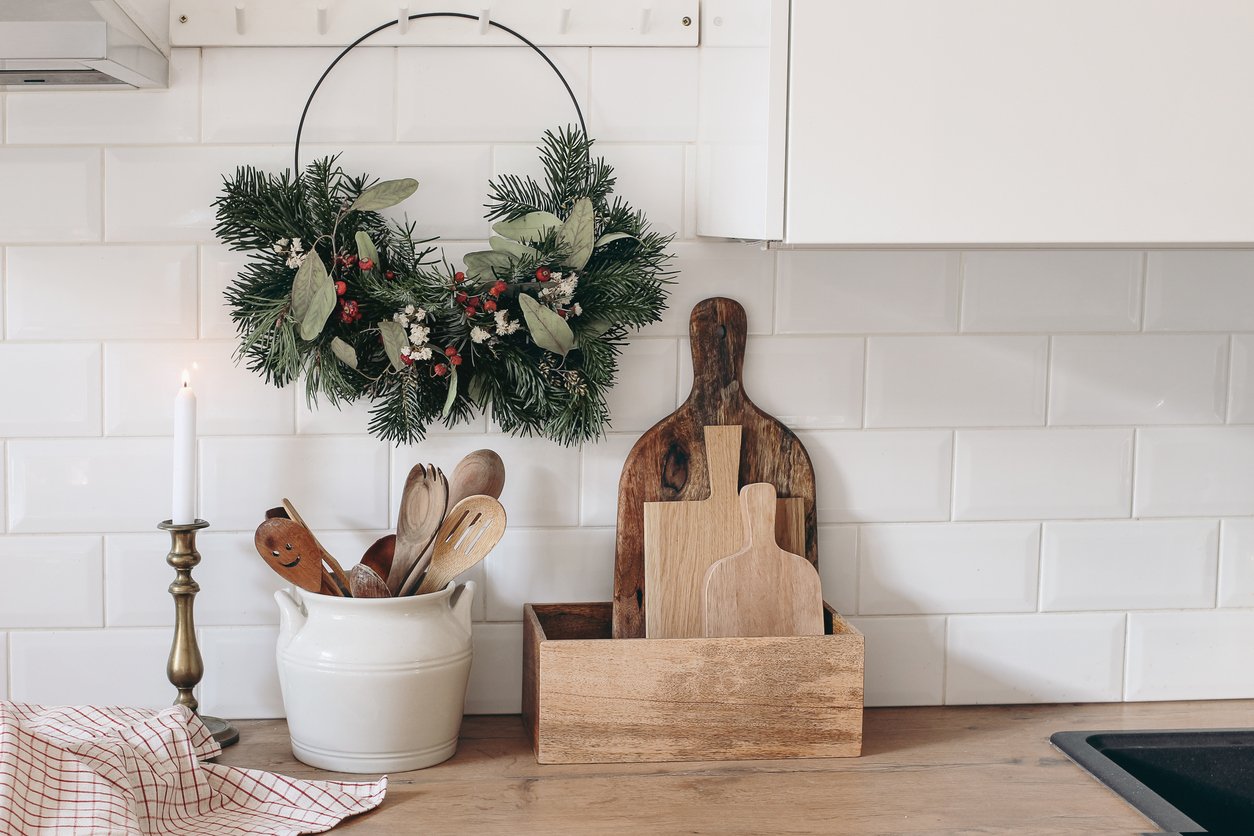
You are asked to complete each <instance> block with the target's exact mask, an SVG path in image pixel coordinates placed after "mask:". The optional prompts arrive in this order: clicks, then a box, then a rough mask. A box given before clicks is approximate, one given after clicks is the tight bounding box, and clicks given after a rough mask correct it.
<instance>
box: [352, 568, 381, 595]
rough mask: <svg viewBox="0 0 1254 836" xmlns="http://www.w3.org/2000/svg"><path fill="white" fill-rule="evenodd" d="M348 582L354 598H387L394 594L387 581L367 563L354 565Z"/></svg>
mask: <svg viewBox="0 0 1254 836" xmlns="http://www.w3.org/2000/svg"><path fill="white" fill-rule="evenodd" d="M348 583H349V588H350V589H352V591H353V597H354V598H387V597H389V596H391V594H392V591H391V590H390V589H388V585H387V582H386V581H385V580H383V578H381V577H379V573H378V572H376V571H375V570H373V569H371V568H370V567H369V566H367V565H366V564H365V563H358V564H357V565H356V566H354V567H353V571H352V572H351V573H350V574H349V576H348Z"/></svg>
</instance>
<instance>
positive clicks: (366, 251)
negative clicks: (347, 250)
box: [354, 232, 379, 264]
mask: <svg viewBox="0 0 1254 836" xmlns="http://www.w3.org/2000/svg"><path fill="white" fill-rule="evenodd" d="M354 237H355V238H356V239H357V258H358V259H359V260H360V261H365V260H366V259H367V258H368V259H370V260H371V261H372V262H374V263H375V264H378V263H379V251H378V250H376V249H375V247H374V241H371V240H370V236H369V235H367V234H366V233H364V232H358V233H357V235H356V236H354Z"/></svg>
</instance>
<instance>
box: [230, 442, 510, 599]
mask: <svg viewBox="0 0 1254 836" xmlns="http://www.w3.org/2000/svg"><path fill="white" fill-rule="evenodd" d="M504 487H505V465H504V463H503V462H502V461H501V457H500V456H498V455H497V454H496V453H494V452H493V451H491V450H476V451H474V452H473V453H470V454H469V455H467V456H466V457H465V458H463V459H462V460H461V461H460V462H459V463H458V465H457V467H456V468H455V469H454V471H453V483H452V485H450V484H449V482H448V480H447V479H446V478H445V476H444V473H443V472H442V471H441V470H440V469H439V468H438V467H435V466H434V465H429V464H428V465H422V464H418V465H414V467H413V469H412V470H410V472H409V476H408V478H406V480H405V487H404V490H403V491H402V493H401V505H400V511H399V512H398V514H397V521H396V534H389V535H387V536H385V537H380V538H379V539H378V540H376V541H375V542H374V543H373V544H372V545H371V546H370V548H369V549H367V550H366V553H365V554H364V555H362V559H361V562H360V563H358V564H357V565H355V566H354V567H353V568H352V570H351V571H350V572H348V573H345V572H344V569H343V568H342V567H341V566H340V564H339V563H338V562H337V561H336V559H335V558H334V557H332V556H331V554H330V553H329V552H327V550H326V549H324V548H323V547H322V544H321V543H319V542H318V539H317V538H316V537H315V536H314V535H313V532H312V531H311V530H310V529H309V527H308V526H307V525H306V524H305V521H304V520H303V519H302V518H301V516H300V514H299V512H297V510H296V508H295V506H293V505H292V503H291V502H290V501H288V500H287V499H284V500H283V505H282V507H278V508H271V509H270V510H268V511H266V519H265V520H264V521H263V522H262V523H261V525H259V526H258V527H257V533H256V536H255V538H254V543H255V545H256V547H257V553H258V554H260V555H261V558H262V559H263V560H265V562H266V564H267V565H268V566H269V567H270V568H271V569H273V570H274V571H275V572H277V573H278V574H279V575H280V576H281V577H282V578H283V579H284V580H286V581H288V582H290V583H292V584H294V585H295V586H298V587H300V588H301V589H304V590H306V591H309V592H318V593H322V594H324V595H333V596H341V597H350V598H387V597H396V596H403V595H414V594H426V593H428V592H434V591H436V590H438V589H441V588H443V587H444V586H445V585H447V584H448V582H449V581H451V580H452V579H453V578H455V577H456V576H457V575H459V574H461V573H462V572H465V571H466V570H467V569H470V568H471V567H472V566H474V565H475V564H476V563H478V562H479V561H480V560H482V559H483V558H484V557H485V556H486V555H487V554H488V552H490V551H492V549H493V547H495V546H496V544H497V543H498V542H499V541H500V539H501V535H502V534H504V532H505V509H504V508H503V507H501V503H500V502H499V501H498V498H499V497H500V495H501V491H502V490H503V489H504ZM450 505H451V506H452V507H451V510H449V507H450ZM446 512H447V513H446Z"/></svg>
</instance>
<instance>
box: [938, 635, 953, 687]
mask: <svg viewBox="0 0 1254 836" xmlns="http://www.w3.org/2000/svg"><path fill="white" fill-rule="evenodd" d="M952 618H953V616H949V615H946V616H943V620H942V621H941V692H940V704H941V705H948V704H949V622H950V620H951V619H952Z"/></svg>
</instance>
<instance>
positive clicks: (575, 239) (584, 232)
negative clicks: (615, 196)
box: [557, 197, 596, 270]
mask: <svg viewBox="0 0 1254 836" xmlns="http://www.w3.org/2000/svg"><path fill="white" fill-rule="evenodd" d="M594 220H595V219H594V217H593V211H592V201H591V200H589V199H588V198H586V197H581V198H579V199H578V200H576V201H575V205H574V206H572V207H571V209H570V216H569V217H568V218H566V223H564V224H562V228H561V230H559V231H558V233H557V240H558V241H560V242H561V243H562V244H563V245H565V248H566V252H567V256H566V264H565V266H566V267H569V268H571V269H572V270H582V269H583V266H584V265H585V264H587V263H588V259H589V258H591V257H592V245H593V244H595V243H596V235H595V234H594V230H593V228H592V227H593V222H594Z"/></svg>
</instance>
